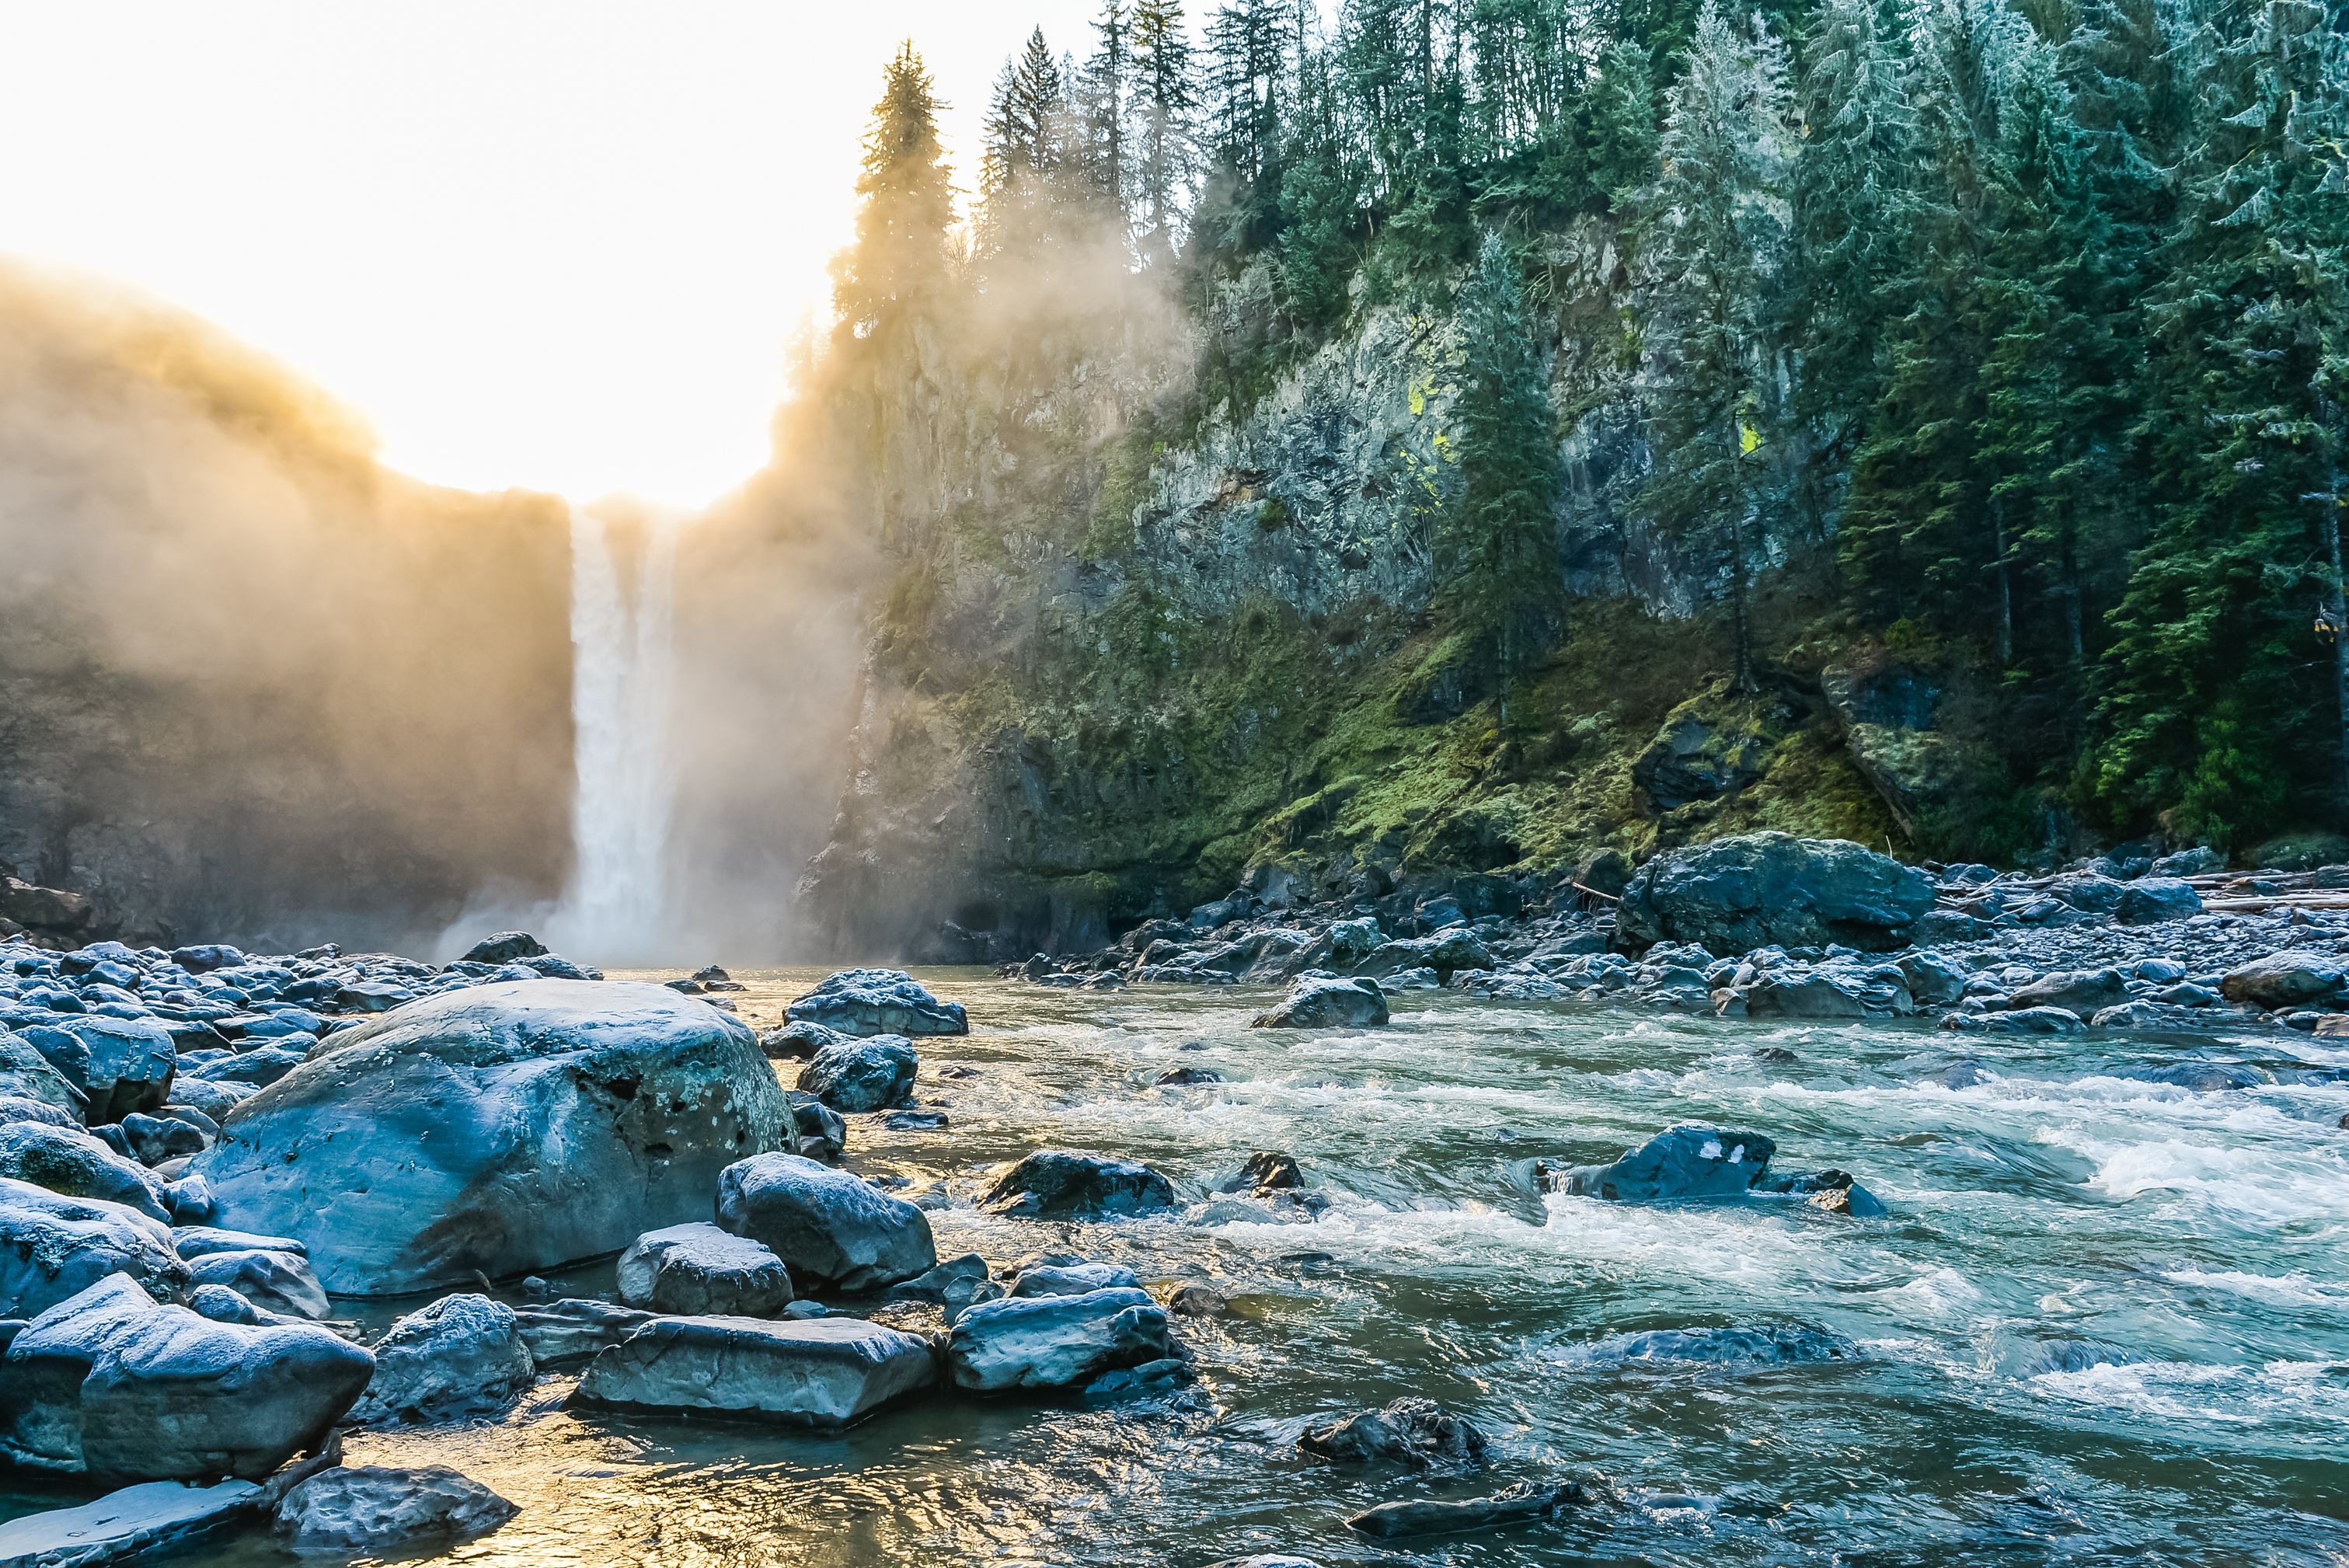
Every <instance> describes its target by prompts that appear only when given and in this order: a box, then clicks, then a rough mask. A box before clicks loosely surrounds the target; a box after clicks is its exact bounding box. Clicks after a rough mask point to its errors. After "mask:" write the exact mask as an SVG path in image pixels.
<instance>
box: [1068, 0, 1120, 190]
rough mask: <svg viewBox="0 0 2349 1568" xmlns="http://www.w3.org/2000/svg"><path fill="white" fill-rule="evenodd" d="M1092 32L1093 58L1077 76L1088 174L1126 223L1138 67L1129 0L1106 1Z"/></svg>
mask: <svg viewBox="0 0 2349 1568" xmlns="http://www.w3.org/2000/svg"><path fill="white" fill-rule="evenodd" d="M1093 37H1094V47H1093V53H1092V58H1091V59H1089V60H1087V61H1086V62H1085V67H1084V69H1083V70H1082V71H1081V73H1079V76H1078V83H1079V88H1080V91H1079V95H1078V96H1079V101H1080V106H1081V116H1080V118H1081V122H1082V130H1081V136H1082V140H1083V148H1084V162H1085V165H1086V169H1085V174H1086V178H1087V179H1088V180H1090V181H1091V182H1092V186H1093V188H1094V191H1095V194H1096V199H1097V200H1098V201H1100V202H1101V203H1102V205H1103V206H1105V207H1108V208H1111V209H1113V210H1114V211H1116V212H1117V214H1118V216H1119V219H1120V222H1121V226H1122V225H1123V219H1124V217H1125V213H1126V211H1127V207H1126V201H1127V184H1128V181H1129V179H1130V178H1131V176H1132V174H1133V170H1132V169H1130V168H1129V167H1128V160H1127V151H1126V120H1127V116H1128V110H1129V98H1130V94H1131V89H1132V84H1133V70H1134V60H1133V23H1132V20H1131V18H1130V16H1129V15H1128V12H1127V6H1126V0H1102V9H1101V15H1099V16H1097V17H1096V18H1094V20H1093Z"/></svg>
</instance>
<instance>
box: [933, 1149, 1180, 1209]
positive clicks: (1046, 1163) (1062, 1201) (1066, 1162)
mask: <svg viewBox="0 0 2349 1568" xmlns="http://www.w3.org/2000/svg"><path fill="white" fill-rule="evenodd" d="M979 1206H980V1207H982V1208H985V1209H988V1210H990V1211H992V1212H995V1213H998V1214H1008V1215H1012V1216H1015V1217H1017V1218H1019V1219H1028V1220H1106V1219H1123V1218H1127V1217H1130V1216H1133V1215H1139V1214H1154V1213H1159V1212H1164V1211H1165V1210H1168V1209H1172V1208H1174V1206H1175V1198H1174V1183H1172V1182H1170V1181H1167V1180H1166V1178H1165V1177H1164V1176H1162V1175H1160V1174H1159V1173H1158V1172H1157V1171H1154V1170H1152V1169H1151V1168H1150V1167H1149V1166H1147V1165H1144V1164H1143V1163H1142V1162H1141V1161H1134V1160H1118V1159H1114V1158H1112V1157H1111V1156H1109V1155H1105V1154H1073V1153H1071V1152H1069V1151H1068V1150H1059V1149H1044V1150H1037V1151H1036V1152H1035V1153H1033V1154H1030V1155H1028V1156H1026V1157H1024V1158H1023V1159H1021V1160H1020V1161H1019V1162H1018V1163H1017V1164H1015V1165H1013V1166H1012V1167H1011V1168H1010V1169H1009V1171H1005V1172H1004V1173H1003V1174H1002V1175H1000V1176H999V1177H997V1178H996V1179H995V1181H994V1183H993V1184H992V1185H990V1186H989V1187H988V1190H987V1191H986V1193H985V1195H983V1196H982V1197H981V1198H980V1199H979Z"/></svg>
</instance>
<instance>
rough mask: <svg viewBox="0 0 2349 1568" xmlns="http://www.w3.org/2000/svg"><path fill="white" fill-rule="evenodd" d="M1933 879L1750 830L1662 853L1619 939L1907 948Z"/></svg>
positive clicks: (1720, 950)
mask: <svg viewBox="0 0 2349 1568" xmlns="http://www.w3.org/2000/svg"><path fill="white" fill-rule="evenodd" d="M1933 898H1934V887H1933V880H1932V879H1931V878H1930V877H1929V876H1927V875H1926V874H1925V873H1924V872H1920V871H1918V870H1916V869H1915V868H1914V867H1911V866H1904V865H1902V864H1901V863H1900V862H1899V861H1896V860H1893V859H1891V858H1890V857H1889V856H1887V855H1879V854H1878V853H1877V852H1876V851H1873V850H1870V849H1867V848H1865V847H1863V846H1862V845H1859V844H1855V843H1852V842H1850V841H1848V840H1845V839H1797V838H1795V837H1793V836H1792V835H1791V834H1787V833H1743V834H1740V835H1738V836H1737V837H1734V838H1728V839H1716V840H1714V841H1713V842H1711V843H1708V844H1698V845H1695V846H1693V847H1692V848H1689V849H1682V850H1674V851H1671V852H1669V853H1666V854H1661V855H1658V856H1657V857H1656V858H1655V859H1653V860H1651V861H1649V862H1648V863H1647V864H1646V865H1643V866H1641V867H1640V870H1639V872H1637V873H1636V874H1635V875H1634V876H1633V877H1632V878H1631V882H1630V886H1628V887H1627V888H1625V889H1624V891H1623V899H1622V902H1621V903H1620V904H1619V905H1618V906H1617V911H1616V926H1615V933H1616V941H1617V943H1618V944H1619V945H1622V946H1625V947H1628V948H1631V949H1643V948H1646V947H1649V946H1651V945H1652V944H1656V943H1658V942H1666V941H1670V942H1693V943H1699V944H1702V945H1703V946H1705V947H1706V948H1708V949H1710V950H1711V951H1712V952H1713V953H1714V954H1718V955H1720V956H1722V957H1728V956H1730V955H1732V954H1739V953H1744V952H1748V951H1750V950H1752V949H1754V948H1756V947H1766V946H1768V945H1770V944H1773V943H1775V944H1780V945H1783V946H1787V947H1795V946H1823V945H1825V944H1828V943H1841V944H1844V945H1846V946H1849V947H1857V948H1862V949H1866V950H1868V951H1871V952H1882V951H1888V950H1889V949H1892V948H1896V947H1899V946H1901V945H1903V944H1905V943H1906V942H1907V941H1908V938H1909V927H1910V926H1911V925H1913V924H1914V923H1916V921H1917V919H1918V918H1919V917H1920V915H1922V914H1924V913H1925V912H1926V911H1928V910H1930V909H1931V908H1932V907H1933Z"/></svg>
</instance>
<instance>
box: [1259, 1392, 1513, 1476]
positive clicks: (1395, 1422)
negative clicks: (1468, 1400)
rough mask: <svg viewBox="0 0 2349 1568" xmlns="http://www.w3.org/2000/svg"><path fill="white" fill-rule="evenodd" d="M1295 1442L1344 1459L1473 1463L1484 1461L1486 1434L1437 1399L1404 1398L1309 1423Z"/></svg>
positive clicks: (1331, 1457)
mask: <svg viewBox="0 0 2349 1568" xmlns="http://www.w3.org/2000/svg"><path fill="white" fill-rule="evenodd" d="M1297 1446H1298V1447H1299V1448H1300V1449H1304V1450H1305V1451H1306V1452H1307V1453H1309V1454H1318V1455H1319V1456H1320V1457H1321V1458H1323V1459H1325V1460H1334V1461H1335V1462H1337V1463H1340V1464H1370V1463H1372V1462H1374V1461H1379V1460H1396V1461H1400V1462H1402V1463H1405V1464H1418V1465H1473V1464H1479V1463H1482V1462H1483V1460H1484V1457H1485V1434H1484V1433H1482V1432H1480V1431H1478V1430H1477V1429H1475V1427H1474V1426H1471V1425H1470V1424H1469V1423H1468V1422H1466V1421H1464V1420H1463V1419H1462V1418H1459V1417H1458V1416H1455V1415H1454V1414H1452V1413H1451V1412H1450V1411H1448V1410H1446V1409H1445V1408H1444V1407H1443V1406H1441V1405H1439V1404H1437V1403H1436V1402H1435V1401H1434V1400H1433V1399H1419V1398H1404V1399H1397V1400H1395V1401H1394V1402H1393V1403H1392V1404H1390V1405H1388V1406H1387V1407H1386V1408H1383V1409H1379V1410H1364V1411H1362V1412H1361V1414H1359V1415H1353V1416H1348V1417H1346V1418H1344V1419H1343V1420H1338V1421H1331V1422H1330V1423H1328V1424H1327V1425H1325V1426H1319V1427H1308V1428H1306V1429H1305V1430H1304V1431H1303V1432H1301V1433H1299V1435H1298V1439H1297Z"/></svg>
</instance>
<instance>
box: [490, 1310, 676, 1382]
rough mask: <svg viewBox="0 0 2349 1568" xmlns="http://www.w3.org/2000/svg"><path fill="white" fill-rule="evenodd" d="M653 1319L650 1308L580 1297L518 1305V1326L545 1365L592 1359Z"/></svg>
mask: <svg viewBox="0 0 2349 1568" xmlns="http://www.w3.org/2000/svg"><path fill="white" fill-rule="evenodd" d="M652 1320H653V1315H652V1314H651V1313H649V1312H638V1311H636V1309H635V1308H633V1307H626V1306H614V1305H612V1304H611V1303H610V1302H608V1301H585V1300H581V1299H578V1298H576V1297H572V1298H567V1299H565V1300H563V1301H550V1302H548V1303H547V1304H546V1305H543V1306H523V1307H516V1308H515V1309H514V1327H515V1329H516V1331H517V1332H519V1333H520V1334H521V1335H522V1342H523V1344H524V1345H526V1346H529V1347H530V1358H531V1360H532V1361H533V1362H534V1363H535V1364H536V1365H537V1366H538V1367H541V1368H542V1369H543V1368H546V1367H564V1366H571V1365H575V1364H576V1363H578V1362H582V1361H585V1360H588V1359H590V1358H591V1357H594V1356H595V1354H596V1353H597V1352H599V1351H604V1350H608V1349H610V1348H611V1347H612V1346H615V1345H617V1344H619V1343H620V1341H622V1340H623V1339H626V1337H627V1336H629V1335H631V1334H634V1333H635V1332H636V1330H637V1329H639V1328H642V1327H643V1326H645V1325H646V1324H647V1323H650V1322H651V1321H652Z"/></svg>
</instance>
